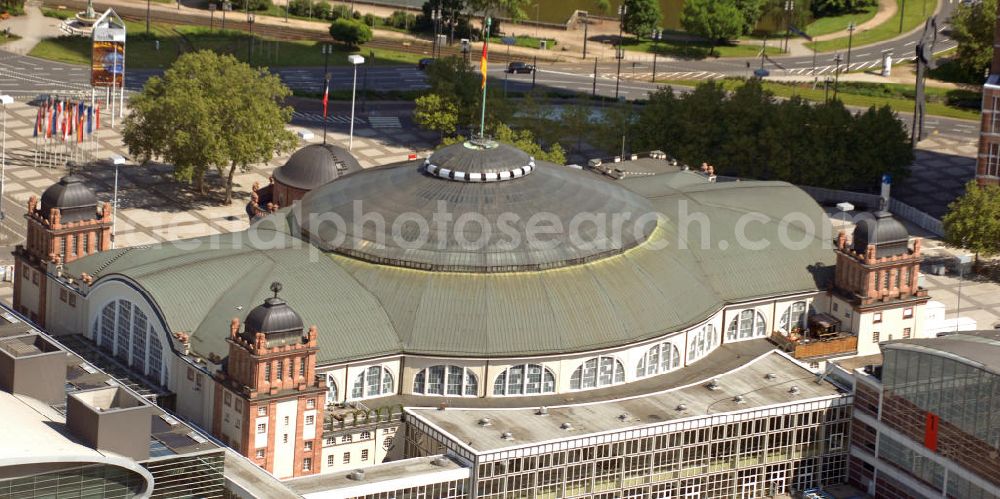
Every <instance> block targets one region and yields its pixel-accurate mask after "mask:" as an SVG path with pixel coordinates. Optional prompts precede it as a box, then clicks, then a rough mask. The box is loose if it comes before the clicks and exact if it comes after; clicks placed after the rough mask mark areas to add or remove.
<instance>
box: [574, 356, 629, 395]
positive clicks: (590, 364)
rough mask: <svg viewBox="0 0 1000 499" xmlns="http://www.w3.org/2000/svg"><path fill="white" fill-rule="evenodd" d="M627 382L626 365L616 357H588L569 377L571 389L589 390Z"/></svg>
mask: <svg viewBox="0 0 1000 499" xmlns="http://www.w3.org/2000/svg"><path fill="white" fill-rule="evenodd" d="M624 382H625V366H623V365H622V363H621V361H619V360H618V359H616V358H614V357H594V358H592V359H587V360H586V361H584V363H583V364H580V367H577V368H576V370H575V371H573V375H572V376H570V378H569V388H570V389H571V390H587V389H590V388H598V387H601V386H610V385H615V384H618V383H624Z"/></svg>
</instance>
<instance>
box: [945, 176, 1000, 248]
mask: <svg viewBox="0 0 1000 499" xmlns="http://www.w3.org/2000/svg"><path fill="white" fill-rule="evenodd" d="M941 222H942V224H943V225H944V234H945V240H946V241H947V242H948V244H951V245H954V246H958V247H960V248H965V249H967V250H969V251H973V252H975V253H976V259H977V260H978V259H979V256H980V255H982V256H991V255H996V254H1000V187H998V186H995V185H991V186H984V187H979V186H977V185H976V183H975V181H971V182H969V183H968V184H966V185H965V194H963V195H962V196H961V197H959V198H958V199H956V200H954V201H952V203H951V204H950V205H948V213H947V214H945V216H944V218H943V219H942V220H941Z"/></svg>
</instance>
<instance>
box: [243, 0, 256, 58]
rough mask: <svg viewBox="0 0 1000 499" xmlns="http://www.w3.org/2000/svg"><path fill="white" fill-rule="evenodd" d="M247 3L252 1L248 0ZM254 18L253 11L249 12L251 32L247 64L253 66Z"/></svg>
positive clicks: (248, 42)
mask: <svg viewBox="0 0 1000 499" xmlns="http://www.w3.org/2000/svg"><path fill="white" fill-rule="evenodd" d="M244 1H247V0H244ZM247 3H248V4H249V3H250V2H249V1H247ZM253 18H254V15H253V13H252V12H249V13H247V22H248V23H250V34H249V35H248V36H247V64H249V65H251V66H253Z"/></svg>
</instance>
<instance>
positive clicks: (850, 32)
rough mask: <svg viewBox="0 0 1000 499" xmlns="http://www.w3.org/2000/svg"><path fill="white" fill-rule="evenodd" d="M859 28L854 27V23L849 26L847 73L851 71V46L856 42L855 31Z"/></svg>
mask: <svg viewBox="0 0 1000 499" xmlns="http://www.w3.org/2000/svg"><path fill="white" fill-rule="evenodd" d="M855 29H857V26H855V25H854V21H851V22H850V23H848V24H847V71H850V70H851V44H852V42H853V41H854V30H855Z"/></svg>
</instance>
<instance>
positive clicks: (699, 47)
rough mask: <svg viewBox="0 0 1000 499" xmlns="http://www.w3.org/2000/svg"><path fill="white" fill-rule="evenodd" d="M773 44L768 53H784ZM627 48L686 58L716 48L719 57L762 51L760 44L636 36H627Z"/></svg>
mask: <svg viewBox="0 0 1000 499" xmlns="http://www.w3.org/2000/svg"><path fill="white" fill-rule="evenodd" d="M772 43H773V45H772V44H768V46H767V53H768V55H779V54H783V53H784V51H783V50H781V48H779V47H778V46H777V40H772ZM623 47H624V48H625V50H634V51H636V52H647V53H650V54H652V53H653V52H656V53H658V54H660V55H666V56H671V57H682V58H685V59H704V58H706V57H709V52H710V51H713V50H714V53H713V54H712V55H714V56H717V57H756V56H757V54H759V53H760V49H761V46H760V45H758V44H753V45H716V46H715V47H712V45H711V44H710V43H708V42H701V41H679V40H667V41H660V42H658V43H657V42H653V41H652V40H636V39H635V38H627V39H626V40H625V42H624V44H623Z"/></svg>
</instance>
